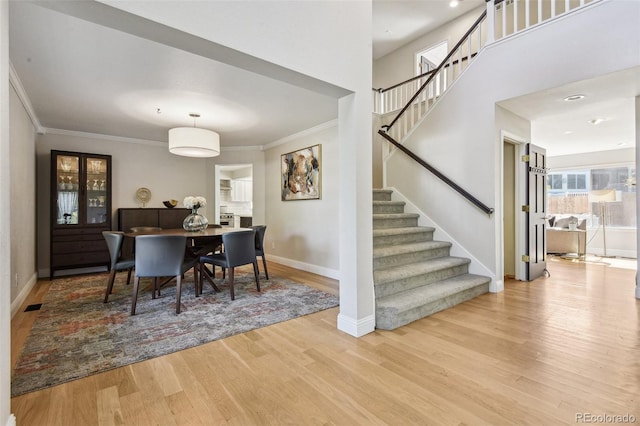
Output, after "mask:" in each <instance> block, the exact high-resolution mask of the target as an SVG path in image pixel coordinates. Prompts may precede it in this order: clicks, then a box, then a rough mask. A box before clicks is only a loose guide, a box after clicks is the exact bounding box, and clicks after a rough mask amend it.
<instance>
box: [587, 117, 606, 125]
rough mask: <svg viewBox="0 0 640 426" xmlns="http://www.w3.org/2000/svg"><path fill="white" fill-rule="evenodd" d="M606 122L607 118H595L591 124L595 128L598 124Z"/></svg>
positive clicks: (590, 121)
mask: <svg viewBox="0 0 640 426" xmlns="http://www.w3.org/2000/svg"><path fill="white" fill-rule="evenodd" d="M605 120H606V118H593V119H591V120H589V123H591V124H593V125H594V126H595V125H598V124H600V123H602V122H603V121H605Z"/></svg>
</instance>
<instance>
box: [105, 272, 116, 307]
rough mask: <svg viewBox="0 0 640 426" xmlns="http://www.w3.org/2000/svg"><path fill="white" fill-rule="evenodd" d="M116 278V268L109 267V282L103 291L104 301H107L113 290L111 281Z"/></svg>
mask: <svg viewBox="0 0 640 426" xmlns="http://www.w3.org/2000/svg"><path fill="white" fill-rule="evenodd" d="M115 280H116V270H115V269H111V273H110V274H109V282H108V283H107V290H106V291H105V292H104V303H107V302H108V301H109V295H110V294H111V292H112V291H113V282H114V281H115Z"/></svg>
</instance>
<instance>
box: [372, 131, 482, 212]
mask: <svg viewBox="0 0 640 426" xmlns="http://www.w3.org/2000/svg"><path fill="white" fill-rule="evenodd" d="M378 134H380V135H382V137H383V138H385V139H386V140H387V141H389V142H390V143H391V144H393V145H394V146H396V147H397V148H398V149H400V151H402V152H404V153H405V154H407V155H408V156H409V157H411V158H412V159H413V160H415V161H416V162H417V163H418V164H420V165H421V166H422V167H424V168H425V169H427V170H429V171H430V172H431V173H433V174H434V175H435V176H436V177H437V178H439V179H440V180H441V181H443V182H444V183H446V184H447V185H449V186H450V187H451V188H453V189H454V190H456V191H457V192H458V193H459V194H460V195H462V196H463V197H464V198H466V199H467V200H469V201H470V202H471V203H472V204H473V205H475V206H476V207H477V208H479V209H480V210H482V211H483V212H484V213H486V214H487V215H489V216H491V214H492V213H493V211H494V209H493V208H491V207H487V206H486V205H485V204H483V203H482V202H481V201H480V200H478V199H477V198H476V197H474V196H473V195H471V194H470V193H469V192H468V191H466V190H465V189H463V188H462V187H461V186H460V185H458V184H457V183H455V182H454V181H452V180H451V179H449V178H448V177H446V176H445V175H444V174H443V173H442V172H441V171H439V170H438V169H436V168H435V167H433V166H432V165H430V164H429V163H427V162H426V161H424V160H423V159H422V158H420V157H418V156H417V155H416V154H414V153H413V151H411V150H410V149H409V148H407V147H405V146H404V145H402V144H401V143H400V142H398V141H396V140H395V139H394V138H392V137H391V136H389V135H388V134H387V133H386V132H385V131H384V130H378Z"/></svg>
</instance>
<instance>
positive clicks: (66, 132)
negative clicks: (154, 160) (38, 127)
mask: <svg viewBox="0 0 640 426" xmlns="http://www.w3.org/2000/svg"><path fill="white" fill-rule="evenodd" d="M41 133H42V134H45V133H46V134H50V135H60V136H75V137H79V138H91V139H102V140H108V141H113V142H122V143H135V144H140V145H149V146H155V147H158V148H168V144H167V142H164V141H152V140H148V139H137V138H127V137H124V136H112V135H103V134H101V133H90V132H78V131H76V130H64V129H56V128H50V127H44V128H43V131H42V132H41ZM263 150H264V147H263V146H259V145H256V146H231V147H220V151H222V152H231V151H263Z"/></svg>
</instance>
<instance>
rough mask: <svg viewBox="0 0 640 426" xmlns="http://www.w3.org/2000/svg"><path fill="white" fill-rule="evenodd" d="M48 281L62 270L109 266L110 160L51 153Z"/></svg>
mask: <svg viewBox="0 0 640 426" xmlns="http://www.w3.org/2000/svg"><path fill="white" fill-rule="evenodd" d="M50 197H51V214H50V217H51V220H50V222H51V223H50V225H51V236H50V237H51V238H50V263H49V277H50V278H53V277H54V275H55V272H56V271H58V270H63V269H76V268H85V267H93V266H106V267H109V266H110V263H111V262H110V258H109V250H108V248H107V245H106V243H105V241H104V237H103V236H102V231H108V230H110V229H111V156H110V155H101V154H88V153H80V152H70V151H56V150H52V151H51V191H50Z"/></svg>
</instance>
